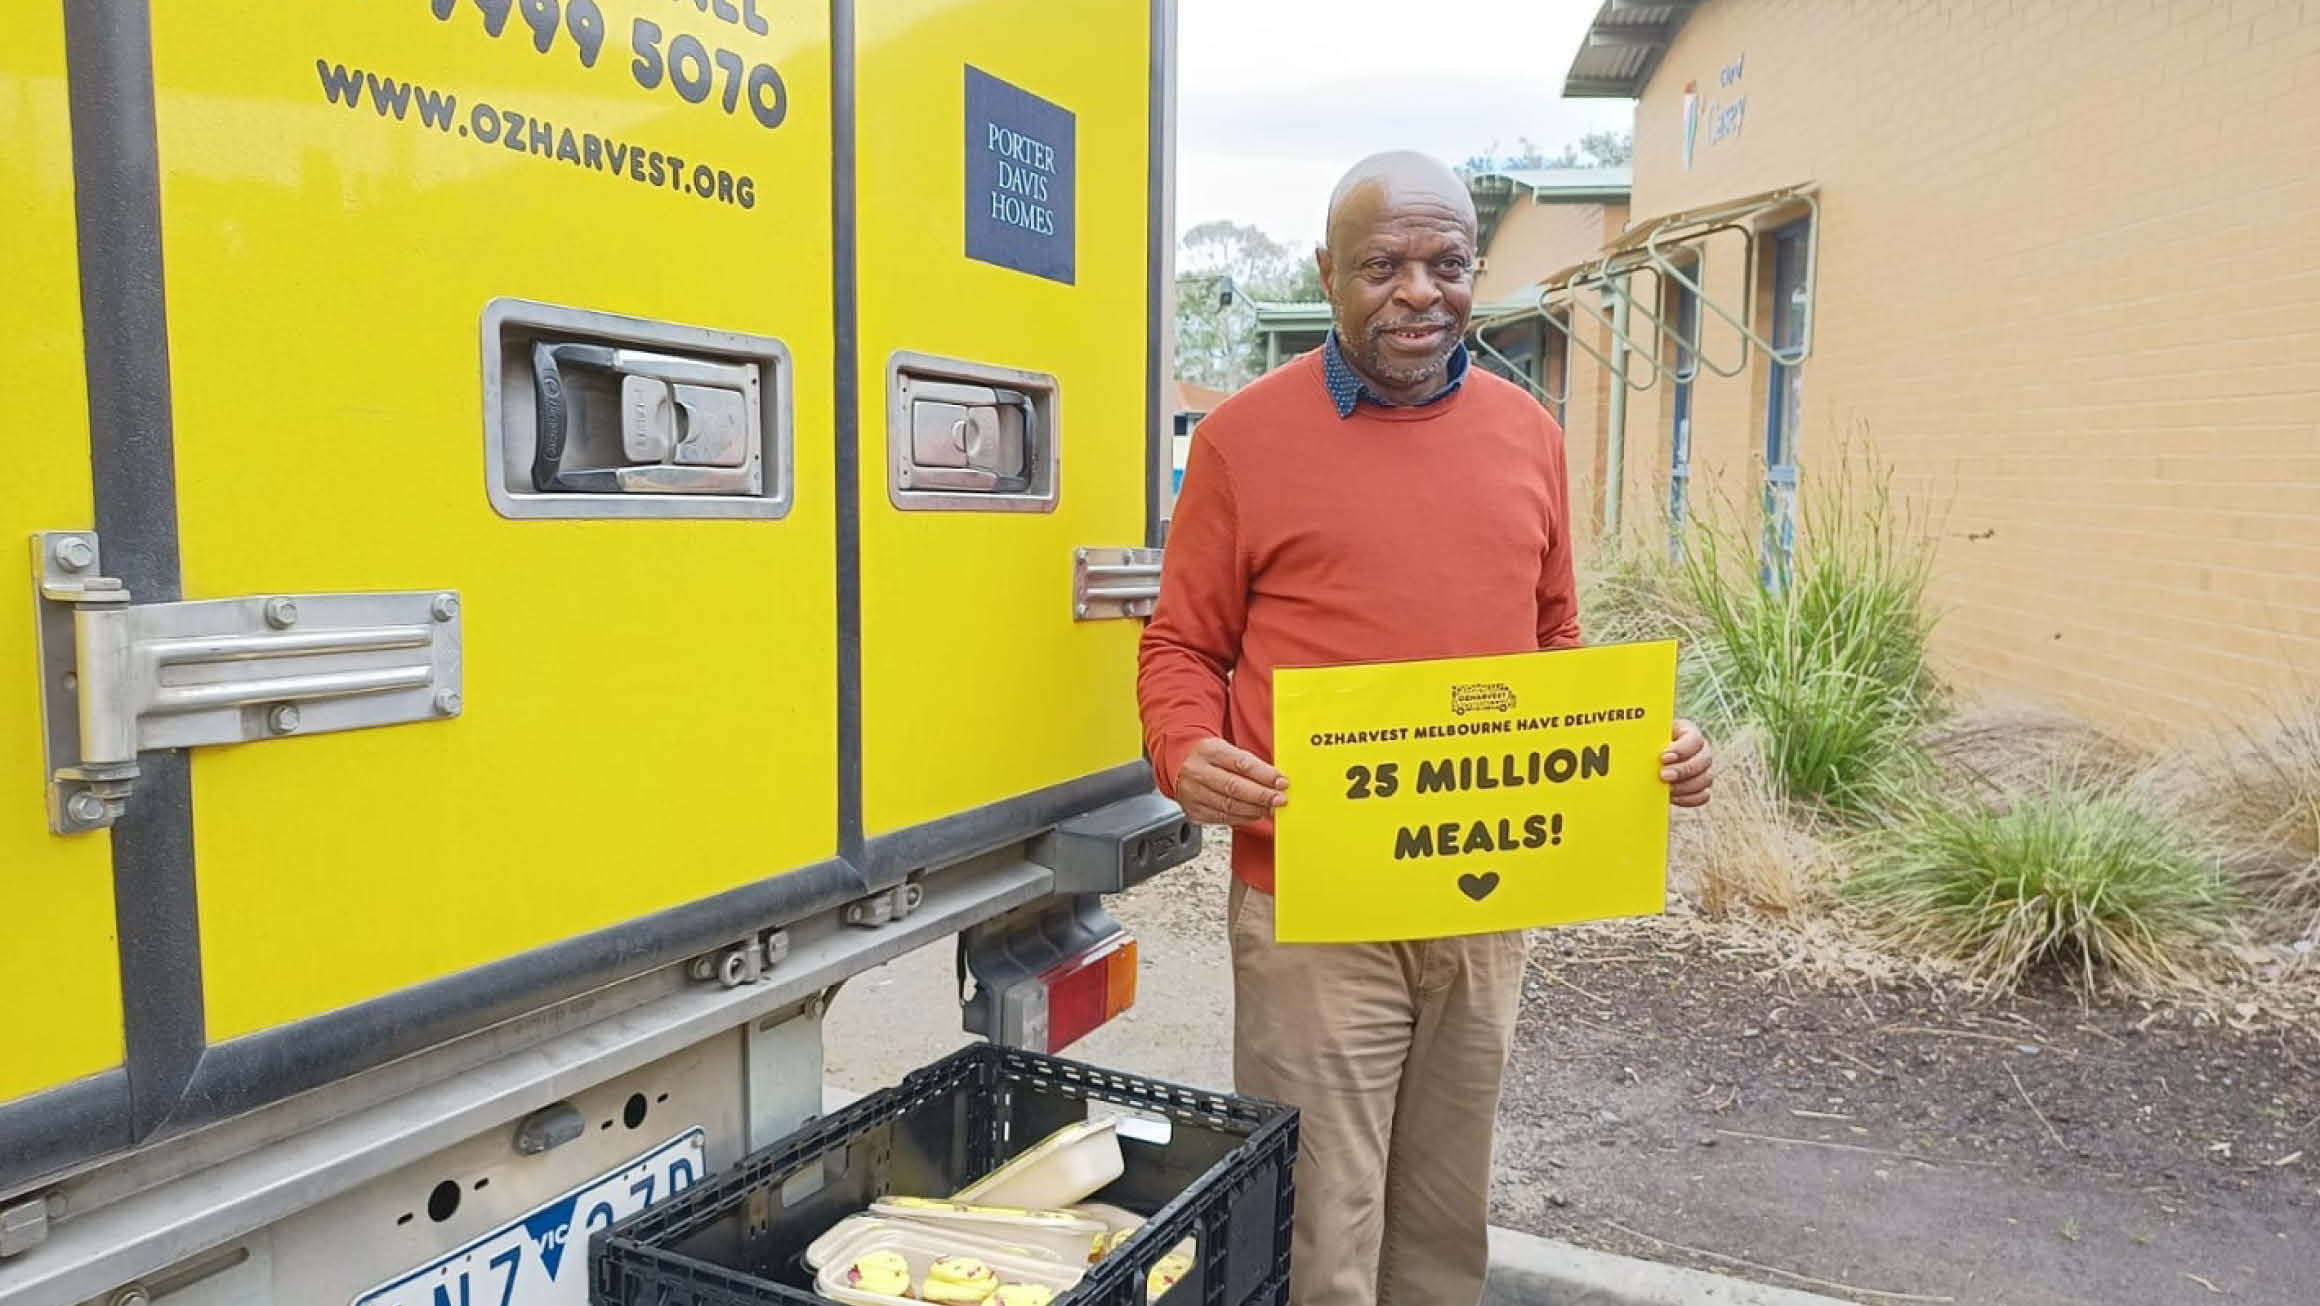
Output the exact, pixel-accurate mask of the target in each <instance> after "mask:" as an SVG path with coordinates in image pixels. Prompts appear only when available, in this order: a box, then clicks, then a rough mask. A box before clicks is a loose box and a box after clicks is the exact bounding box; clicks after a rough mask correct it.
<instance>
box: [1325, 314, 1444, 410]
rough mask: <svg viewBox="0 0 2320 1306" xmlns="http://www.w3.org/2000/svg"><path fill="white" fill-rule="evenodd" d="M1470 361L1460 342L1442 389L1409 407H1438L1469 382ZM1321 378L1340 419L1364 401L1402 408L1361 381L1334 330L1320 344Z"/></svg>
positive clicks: (1381, 405)
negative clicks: (1338, 341) (1348, 360)
mask: <svg viewBox="0 0 2320 1306" xmlns="http://www.w3.org/2000/svg"><path fill="white" fill-rule="evenodd" d="M1469 361H1470V360H1469V359H1468V357H1467V353H1466V342H1465V341H1463V340H1461V341H1459V342H1458V347H1457V348H1455V349H1453V350H1451V351H1450V361H1449V363H1448V364H1447V365H1445V366H1444V367H1443V369H1442V388H1441V389H1439V390H1436V391H1435V392H1434V393H1432V394H1430V395H1428V396H1426V397H1425V398H1424V399H1421V400H1419V401H1418V402H1417V403H1415V404H1412V405H1410V407H1413V408H1424V407H1425V406H1426V405H1428V404H1437V403H1440V402H1442V401H1443V400H1445V399H1448V398H1449V397H1450V396H1451V394H1452V393H1453V392H1455V391H1456V390H1457V389H1458V387H1459V386H1461V385H1464V384H1465V383H1466V368H1467V365H1468V363H1469ZM1321 377H1322V380H1323V381H1325V382H1327V383H1328V386H1329V399H1330V402H1332V403H1334V404H1336V405H1337V415H1338V416H1339V417H1351V416H1353V410H1354V408H1355V407H1357V406H1358V405H1360V404H1361V402H1362V401H1363V400H1367V401H1369V402H1370V403H1373V404H1376V405H1377V406H1378V407H1380V408H1395V407H1399V406H1400V405H1397V404H1394V403H1391V402H1389V401H1387V400H1386V399H1385V398H1384V397H1383V396H1381V395H1380V394H1378V392H1377V391H1375V390H1372V389H1370V388H1369V383H1368V382H1367V381H1364V380H1362V379H1361V374H1360V373H1358V372H1356V371H1354V370H1353V364H1351V363H1348V362H1346V361H1345V351H1344V350H1343V349H1341V348H1339V347H1338V344H1337V332H1336V331H1335V330H1331V331H1330V333H1329V338H1328V339H1326V340H1324V341H1322V342H1321Z"/></svg>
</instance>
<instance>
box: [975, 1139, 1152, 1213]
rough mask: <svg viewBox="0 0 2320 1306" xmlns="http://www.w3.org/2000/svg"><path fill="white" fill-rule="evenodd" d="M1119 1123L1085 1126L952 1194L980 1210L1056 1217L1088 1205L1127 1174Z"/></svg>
mask: <svg viewBox="0 0 2320 1306" xmlns="http://www.w3.org/2000/svg"><path fill="white" fill-rule="evenodd" d="M1119 1123H1120V1122H1119V1121H1118V1120H1117V1119H1105V1120H1083V1121H1080V1122H1078V1123H1077V1124H1070V1125H1065V1126H1064V1127H1063V1128H1061V1129H1059V1130H1057V1131H1055V1132H1054V1133H1052V1134H1050V1135H1048V1136H1047V1137H1046V1138H1044V1139H1042V1140H1040V1142H1039V1144H1038V1145H1037V1146H1035V1147H1033V1148H1031V1149H1030V1150H1028V1151H1026V1152H1024V1153H1023V1154H1022V1155H1020V1156H1018V1157H1016V1158H1015V1159H1014V1160H1012V1161H1009V1162H1008V1163H1007V1164H1005V1165H1003V1166H1000V1167H999V1168H998V1169H997V1170H994V1171H992V1172H991V1173H990V1174H987V1175H985V1176H983V1177H982V1178H981V1179H978V1180H976V1181H975V1182H973V1183H971V1184H969V1185H967V1186H966V1187H964V1188H962V1189H960V1190H959V1191H958V1192H957V1193H955V1194H953V1196H952V1199H951V1200H953V1201H959V1202H970V1203H973V1204H975V1205H978V1206H1017V1207H1024V1208H1028V1209H1030V1210H1035V1211H1051V1210H1058V1209H1061V1208H1063V1207H1068V1206H1070V1205H1072V1204H1073V1203H1075V1202H1083V1201H1086V1200H1087V1199H1088V1198H1089V1197H1092V1196H1094V1195H1095V1194H1096V1193H1098V1192H1100V1191H1102V1190H1103V1189H1104V1188H1105V1187H1107V1186H1108V1185H1110V1184H1111V1182H1112V1181H1113V1180H1115V1179H1118V1178H1119V1177H1120V1175H1121V1174H1122V1173H1123V1172H1125V1171H1126V1169H1127V1162H1126V1160H1125V1158H1123V1157H1122V1156H1121V1155H1120V1134H1119Z"/></svg>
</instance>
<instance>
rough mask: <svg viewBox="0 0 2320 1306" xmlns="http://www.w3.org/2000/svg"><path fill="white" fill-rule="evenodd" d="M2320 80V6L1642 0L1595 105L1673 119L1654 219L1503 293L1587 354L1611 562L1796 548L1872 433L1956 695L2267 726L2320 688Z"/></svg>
mask: <svg viewBox="0 0 2320 1306" xmlns="http://www.w3.org/2000/svg"><path fill="white" fill-rule="evenodd" d="M2315 87H2320V0H2176V2H2167V0H2051V2H2046V3H2038V4H2027V3H2023V2H2022V0H1938V2H1937V0H1703V2H1701V3H1696V4H1683V3H1678V4H1663V5H1648V4H1636V3H1633V2H1632V0H1610V2H1608V3H1605V4H1604V5H1603V7H1602V10H1601V12H1600V13H1599V15H1598V16H1597V18H1596V20H1595V23H1594V25H1593V29H1592V30H1591V31H1590V33H1589V35H1588V37H1587V39H1586V42H1585V44H1584V45H1583V46H1582V48H1581V50H1580V52H1579V54H1578V56H1577V58H1576V60H1575V62H1574V64H1573V66H1572V68H1571V71H1570V75H1569V78H1568V81H1567V83H1566V86H1565V92H1566V94H1569V95H1573V96H1613V97H1625V98H1633V99H1635V100H1636V113H1635V160H1634V177H1633V190H1632V196H1631V199H1630V202H1629V212H1628V213H1627V214H1624V215H1621V216H1622V219H1623V225H1622V222H1621V221H1619V220H1608V221H1607V225H1606V228H1605V238H1604V240H1603V241H1602V242H1601V243H1600V244H1598V245H1597V246H1596V247H1595V248H1593V249H1590V250H1588V251H1587V252H1586V253H1584V254H1583V255H1580V256H1578V257H1576V258H1573V259H1571V260H1570V261H1569V262H1564V261H1562V255H1561V254H1560V253H1558V251H1564V250H1567V249H1568V248H1569V246H1570V245H1571V243H1572V241H1573V238H1574V232H1575V230H1576V228H1577V227H1578V226H1583V225H1584V223H1583V222H1579V221H1577V220H1576V218H1575V214H1574V212H1573V211H1570V210H1565V211H1560V212H1556V213H1552V214H1540V215H1535V216H1531V217H1528V218H1526V219H1525V221H1526V222H1529V223H1534V224H1536V225H1537V227H1538V231H1537V233H1536V234H1538V235H1539V236H1540V237H1541V238H1540V239H1537V240H1527V241H1518V242H1510V241H1509V240H1508V239H1507V236H1506V234H1504V233H1505V231H1506V230H1508V228H1507V227H1506V226H1505V224H1506V223H1507V222H1509V221H1511V219H1502V231H1501V234H1500V235H1499V237H1498V238H1497V239H1496V240H1494V241H1493V242H1491V244H1490V245H1489V246H1488V247H1487V254H1486V257H1487V258H1488V260H1489V262H1488V264H1487V267H1486V271H1485V276H1486V282H1485V285H1484V286H1483V287H1482V288H1481V291H1482V293H1480V294H1478V296H1477V298H1478V299H1479V300H1488V301H1491V302H1492V303H1493V305H1494V312H1495V314H1496V316H1495V318H1492V317H1485V318H1484V320H1485V321H1495V323H1496V329H1497V330H1499V331H1504V330H1506V329H1507V328H1508V325H1509V315H1511V314H1515V313H1518V312H1519V311H1521V308H1522V305H1523V303H1524V301H1525V300H1526V299H1527V300H1529V301H1533V302H1535V303H1537V304H1538V307H1537V308H1536V309H1534V310H1532V311H1533V314H1534V318H1535V320H1536V322H1537V323H1538V324H1539V325H1540V326H1542V327H1545V328H1546V329H1547V330H1548V332H1549V333H1550V334H1552V335H1556V336H1560V337H1564V338H1565V339H1567V340H1568V341H1569V343H1570V345H1572V346H1576V347H1575V348H1571V349H1569V351H1568V357H1567V361H1566V360H1562V359H1555V358H1551V357H1549V356H1547V355H1546V354H1542V355H1541V368H1540V375H1541V378H1542V380H1544V381H1545V382H1546V383H1547V388H1548V389H1549V390H1551V391H1552V392H1553V393H1554V395H1555V396H1556V397H1557V398H1559V399H1560V400H1561V401H1562V402H1563V407H1564V425H1565V427H1566V430H1567V431H1568V438H1569V440H1570V452H1571V465H1572V470H1573V486H1572V493H1573V498H1574V501H1575V502H1576V503H1579V504H1582V505H1584V508H1585V511H1586V513H1587V515H1589V516H1590V517H1591V518H1592V519H1593V524H1594V526H1595V532H1596V535H1597V542H1598V543H1599V542H1600V539H1601V537H1602V536H1603V535H1605V534H1607V533H1618V534H1620V535H1622V536H1624V537H1626V538H1628V539H1630V540H1633V541H1637V542H1647V541H1651V540H1652V539H1653V536H1654V533H1655V532H1658V531H1660V530H1662V529H1664V521H1665V519H1666V517H1667V516H1668V515H1669V514H1671V513H1673V514H1675V515H1678V516H1681V515H1684V514H1687V513H1699V512H1706V511H1715V512H1741V513H1747V512H1754V511H1756V510H1757V508H1758V506H1759V505H1765V504H1769V505H1771V506H1772V508H1773V515H1774V520H1775V522H1776V527H1775V529H1773V530H1771V531H1768V532H1767V533H1766V535H1767V540H1766V544H1765V545H1764V547H1765V549H1766V551H1767V555H1768V557H1767V562H1768V564H1769V565H1777V561H1778V554H1779V552H1780V550H1781V548H1782V546H1783V542H1784V541H1783V534H1782V530H1781V529H1780V528H1779V526H1778V525H1777V523H1779V522H1782V521H1784V520H1788V519H1790V518H1791V515H1792V513H1793V508H1792V506H1791V505H1792V501H1793V496H1794V494H1795V493H1796V492H1797V491H1796V488H1795V487H1796V486H1797V484H1798V475H1799V469H1800V468H1801V469H1803V479H1802V483H1803V486H1804V489H1803V493H1806V494H1810V493H1811V487H1812V485H1813V484H1814V479H1813V478H1814V475H1815V472H1816V467H1817V468H1827V469H1829V472H1830V474H1832V475H1834V474H1837V473H1836V470H1835V467H1834V464H1837V463H1838V462H1840V461H1841V459H1840V457H1839V454H1840V451H1841V450H1842V449H1843V448H1844V447H1846V446H1847V445H1848V444H1852V445H1860V446H1866V447H1868V448H1869V449H1871V450H1872V451H1873V452H1874V453H1875V455H1876V456H1877V457H1878V458H1879V459H1880V460H1881V461H1882V462H1883V463H1884V464H1885V465H1886V466H1887V467H1889V468H1890V469H1891V470H1892V472H1893V474H1894V477H1895V483H1896V487H1897V488H1898V489H1899V490H1900V491H1901V492H1902V493H1903V494H1904V495H1905V496H1907V497H1909V498H1911V499H1913V500H1915V501H1916V502H1917V503H1918V505H1920V506H1922V507H1926V508H1929V509H1930V510H1932V512H1933V513H1934V514H1935V515H1936V516H1937V518H1938V520H1939V521H1940V523H1941V526H1942V532H1941V533H1942V539H1941V543H1940V554H1939V560H1938V564H1937V570H1936V580H1935V594H1934V597H1935V600H1936V602H1937V603H1938V604H1939V605H1940V607H1941V609H1942V611H1943V621H1942V626H1941V630H1940V635H1939V653H1940V655H1941V656H1942V659H1943V663H1944V665H1945V668H1946V669H1947V670H1948V671H1949V672H1950V673H1951V674H1952V675H1954V676H1956V677H1957V678H1958V679H1960V680H1961V681H1963V682H1964V683H1965V684H1967V685H1968V686H1969V687H1972V688H1975V689H1980V690H1984V691H1993V692H1998V693H2003V694H2010V695H2021V696H2028V697H2034V698H2038V699H2043V700H2045V701H2048V702H2051V703H2054V704H2057V705H2059V706H2063V707H2067V708H2070V709H2073V710H2075V711H2078V712H2080V713H2082V714H2085V715H2088V716H2090V717H2093V718H2095V719H2098V720H2101V721H2104V722H2106V723H2108V724H2111V725H2113V726H2116V727H2120V728H2126V729H2132V730H2152V729H2161V728H2182V727H2194V726H2200V725H2203V724H2210V723H2212V722H2214V721H2215V719H2216V718H2217V717H2218V716H2222V717H2226V718H2230V717H2237V716H2243V715H2246V714H2248V713H2250V712H2252V711H2254V710H2256V709H2257V708H2258V707H2259V706H2260V705H2261V704H2262V703H2263V702H2264V701H2265V699H2266V698H2267V697H2268V696H2271V695H2276V694H2280V693H2283V692H2294V693H2302V694H2307V695H2308V694H2311V693H2313V692H2315V691H2320V96H2316V95H2314V94H2313V93H2312V92H2313V88H2315ZM1510 212H1512V210H1510ZM1603 212H1604V214H1606V215H1608V214H1609V213H1610V212H1611V210H1609V209H1605V210H1603ZM1550 236H1551V237H1552V238H1549V237H1550ZM1478 316H1479V315H1478ZM1558 322H1559V323H1561V324H1563V325H1561V326H1558V325H1556V323H1558ZM1557 372H1561V373H1562V375H1561V376H1557V375H1555V374H1556V373H1557Z"/></svg>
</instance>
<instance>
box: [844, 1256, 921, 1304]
mask: <svg viewBox="0 0 2320 1306" xmlns="http://www.w3.org/2000/svg"><path fill="white" fill-rule="evenodd" d="M843 1277H844V1278H845V1281H846V1286H847V1287H849V1288H856V1289H859V1290H861V1291H863V1292H877V1293H885V1294H887V1295H888V1296H894V1297H899V1296H901V1295H903V1294H904V1293H907V1292H909V1291H910V1262H908V1261H906V1260H904V1259H902V1257H901V1256H900V1255H898V1254H896V1253H894V1252H870V1253H868V1254H867V1255H864V1256H860V1257H857V1258H855V1260H854V1261H853V1262H852V1263H850V1264H848V1265H847V1266H846V1269H845V1271H844V1276H843Z"/></svg>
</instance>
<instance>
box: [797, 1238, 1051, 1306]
mask: <svg viewBox="0 0 2320 1306" xmlns="http://www.w3.org/2000/svg"><path fill="white" fill-rule="evenodd" d="M856 1221H863V1222H864V1223H861V1224H856V1223H855V1222H856ZM847 1225H853V1226H854V1231H853V1233H852V1235H851V1236H850V1237H848V1238H847V1239H845V1240H843V1241H842V1242H840V1243H838V1244H837V1245H835V1246H833V1247H831V1248H829V1249H828V1250H829V1251H830V1252H831V1253H832V1255H831V1259H829V1260H828V1261H825V1262H824V1263H823V1264H821V1265H819V1266H817V1267H815V1273H814V1291H815V1292H818V1293H820V1294H821V1295H822V1296H824V1297H827V1298H829V1299H830V1300H831V1301H834V1302H837V1303H839V1304H840V1306H920V1304H919V1303H916V1302H914V1301H912V1300H911V1299H910V1298H907V1297H889V1296H887V1295H886V1294H885V1293H882V1292H864V1291H862V1290H861V1289H859V1288H855V1287H850V1286H848V1285H847V1283H846V1278H845V1276H846V1271H847V1270H848V1269H850V1268H851V1267H852V1266H853V1264H854V1262H855V1261H856V1260H858V1259H860V1258H862V1257H864V1256H867V1255H869V1254H870V1253H872V1252H893V1253H894V1254H895V1255H897V1256H900V1257H901V1258H902V1259H903V1260H904V1261H906V1262H908V1263H909V1265H910V1282H911V1285H912V1290H913V1291H916V1288H917V1285H918V1284H920V1283H923V1282H925V1280H926V1273H927V1271H928V1270H929V1269H932V1268H933V1266H934V1263H935V1262H936V1261H939V1260H942V1259H943V1258H945V1257H949V1256H972V1257H974V1258H975V1259H976V1260H979V1261H981V1262H983V1263H984V1264H985V1265H988V1266H990V1267H991V1270H992V1272H993V1273H994V1274H997V1275H998V1276H999V1282H1000V1283H1002V1284H1009V1283H1035V1284H1038V1285H1039V1286H1040V1287H1043V1288H1047V1289H1050V1290H1052V1291H1053V1292H1054V1293H1055V1295H1056V1296H1058V1297H1060V1296H1062V1295H1063V1294H1064V1293H1066V1292H1068V1291H1070V1290H1071V1289H1072V1288H1075V1287H1077V1286H1078V1285H1079V1281H1080V1278H1081V1277H1082V1275H1083V1274H1084V1273H1085V1270H1084V1268H1082V1267H1077V1266H1070V1265H1065V1264H1062V1263H1061V1262H1058V1261H1050V1260H1044V1259H1042V1258H1040V1257H1036V1256H1016V1255H1010V1254H1008V1253H1007V1252H1005V1251H1003V1250H1000V1249H999V1248H998V1247H997V1246H996V1245H989V1244H984V1243H983V1242H982V1240H980V1239H977V1238H972V1237H969V1236H967V1235H964V1234H954V1233H943V1232H940V1231H938V1230H934V1229H927V1228H923V1227H920V1226H917V1225H912V1224H908V1223H904V1222H900V1221H894V1220H884V1219H879V1218H877V1217H870V1216H854V1217H850V1218H849V1219H847V1220H843V1221H840V1222H839V1228H843V1227H845V1226H847ZM839 1228H833V1229H832V1230H831V1231H830V1233H831V1234H836V1233H837V1232H838V1231H839ZM829 1236H830V1235H824V1238H827V1237H829ZM815 1245H816V1246H820V1245H821V1243H820V1242H818V1241H817V1243H816V1244H815ZM812 1255H813V1253H812V1252H810V1251H809V1252H808V1253H807V1256H808V1259H809V1262H810V1260H811V1257H812Z"/></svg>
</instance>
